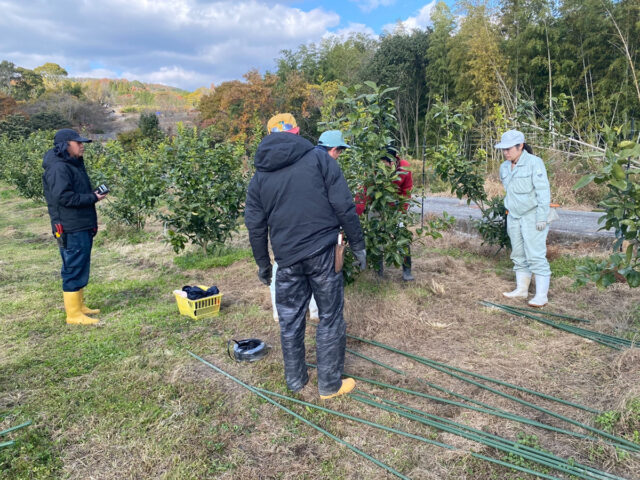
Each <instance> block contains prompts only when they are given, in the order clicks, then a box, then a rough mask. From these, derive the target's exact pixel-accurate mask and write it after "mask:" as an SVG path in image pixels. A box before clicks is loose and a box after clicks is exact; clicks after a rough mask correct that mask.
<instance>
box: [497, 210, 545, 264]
mask: <svg viewBox="0 0 640 480" xmlns="http://www.w3.org/2000/svg"><path fill="white" fill-rule="evenodd" d="M507 233H508V234H509V239H510V240H511V260H512V261H513V270H514V271H516V272H526V273H534V274H536V275H540V276H547V275H551V268H549V262H548V261H547V234H548V233H549V224H547V226H546V227H545V229H544V230H540V231H538V230H536V210H535V208H534V209H533V210H532V211H531V212H529V213H526V214H525V215H524V216H522V217H520V218H513V216H511V215H507Z"/></svg>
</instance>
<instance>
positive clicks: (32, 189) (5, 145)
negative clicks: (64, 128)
mask: <svg viewBox="0 0 640 480" xmlns="http://www.w3.org/2000/svg"><path fill="white" fill-rule="evenodd" d="M53 134H54V132H53V131H44V130H39V131H36V132H33V133H31V134H29V136H28V137H26V138H23V139H19V138H11V137H9V136H7V135H0V165H2V167H1V172H2V178H3V179H4V180H6V181H7V182H9V183H10V184H12V185H14V186H15V187H16V188H17V189H18V193H19V194H20V195H21V196H23V197H25V198H29V199H31V200H35V201H38V202H44V191H43V189H42V172H43V170H42V159H43V157H44V154H45V153H46V152H47V150H49V149H50V148H52V147H53Z"/></svg>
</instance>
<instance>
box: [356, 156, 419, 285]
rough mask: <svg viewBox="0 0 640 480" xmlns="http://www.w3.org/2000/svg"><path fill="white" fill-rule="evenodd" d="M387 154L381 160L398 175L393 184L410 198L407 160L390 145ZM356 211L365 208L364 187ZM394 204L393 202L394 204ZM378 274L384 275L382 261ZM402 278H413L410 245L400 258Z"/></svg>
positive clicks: (406, 280) (401, 194) (357, 201)
mask: <svg viewBox="0 0 640 480" xmlns="http://www.w3.org/2000/svg"><path fill="white" fill-rule="evenodd" d="M386 150H387V154H386V155H384V156H383V157H382V158H381V160H382V161H384V162H385V163H386V165H387V166H390V167H391V166H393V168H395V172H396V174H397V175H398V179H397V180H394V181H393V184H394V185H396V187H398V194H399V195H400V196H402V197H405V198H408V199H411V190H412V189H413V176H412V175H411V170H409V166H410V164H409V162H407V161H406V160H404V159H403V158H400V155H398V152H397V150H396V149H395V148H393V147H391V146H387V147H386ZM355 201H356V212H357V213H358V215H362V214H363V213H364V210H365V208H366V205H367V202H368V201H369V198H368V197H367V190H366V188H364V189H363V192H362V193H360V194H358V195H356V199H355ZM394 205H395V204H394ZM402 208H403V209H404V211H405V212H406V211H408V210H409V202H404V203H403V204H402ZM399 226H400V227H401V228H402V227H404V224H403V223H402V222H401V223H400V224H399ZM378 275H379V276H380V277H382V276H383V275H384V261H382V262H381V263H380V265H379V266H378ZM402 280H404V281H405V282H412V281H414V280H415V278H414V277H413V274H412V273H411V246H408V247H407V254H406V255H405V256H404V257H403V258H402Z"/></svg>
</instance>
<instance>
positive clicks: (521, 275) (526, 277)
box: [502, 271, 531, 298]
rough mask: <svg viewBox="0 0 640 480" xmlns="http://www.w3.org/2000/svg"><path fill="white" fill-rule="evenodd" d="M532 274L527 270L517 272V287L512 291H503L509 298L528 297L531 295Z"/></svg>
mask: <svg viewBox="0 0 640 480" xmlns="http://www.w3.org/2000/svg"><path fill="white" fill-rule="evenodd" d="M530 283H531V274H530V273H527V272H519V271H518V272H516V289H515V290H513V291H512V292H503V293H502V295H504V296H505V297H507V298H527V297H528V296H529V284H530Z"/></svg>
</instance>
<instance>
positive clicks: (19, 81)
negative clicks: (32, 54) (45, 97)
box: [11, 67, 45, 100]
mask: <svg viewBox="0 0 640 480" xmlns="http://www.w3.org/2000/svg"><path fill="white" fill-rule="evenodd" d="M15 71H16V74H17V78H16V79H14V80H13V81H12V82H11V95H12V96H13V98H15V99H16V100H29V99H32V98H38V97H39V96H40V95H42V94H43V93H44V90H45V88H44V81H43V79H42V76H40V75H39V74H37V73H36V72H34V71H33V70H29V69H27V68H22V67H17V68H16V70H15Z"/></svg>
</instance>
